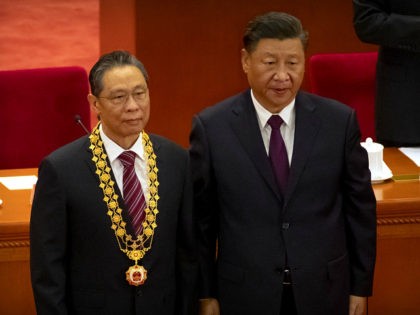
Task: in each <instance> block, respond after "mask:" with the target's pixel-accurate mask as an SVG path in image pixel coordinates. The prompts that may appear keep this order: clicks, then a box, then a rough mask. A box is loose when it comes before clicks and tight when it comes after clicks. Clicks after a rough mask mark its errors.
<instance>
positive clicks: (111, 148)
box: [99, 124, 144, 164]
mask: <svg viewBox="0 0 420 315" xmlns="http://www.w3.org/2000/svg"><path fill="white" fill-rule="evenodd" d="M99 133H100V136H101V139H102V142H103V143H104V147H105V150H106V153H107V155H108V159H109V162H110V163H111V164H112V162H114V161H115V160H116V159H117V158H118V157H119V156H120V154H121V153H123V152H124V151H126V150H125V149H123V148H122V147H120V146H119V145H118V144H116V143H115V142H114V141H112V140H111V139H110V138H109V137H108V136H107V135H106V134H105V132H104V131H103V128H102V124H100V125H99ZM129 150H130V151H134V152H135V153H136V154H137V156H138V157H139V158H140V159H141V160H143V152H144V149H143V143H142V132H140V136H139V137H138V138H137V140H136V142H134V144H133V146H132V147H131V148H130V149H129Z"/></svg>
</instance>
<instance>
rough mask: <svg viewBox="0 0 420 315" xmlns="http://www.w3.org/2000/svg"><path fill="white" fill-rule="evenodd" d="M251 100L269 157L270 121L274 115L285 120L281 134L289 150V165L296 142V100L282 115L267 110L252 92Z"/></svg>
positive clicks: (284, 109)
mask: <svg viewBox="0 0 420 315" xmlns="http://www.w3.org/2000/svg"><path fill="white" fill-rule="evenodd" d="M251 98H252V102H253V104H254V107H255V111H256V112H257V118H258V124H259V126H260V131H261V136H262V138H263V141H264V147H265V150H266V152H267V155H268V150H269V147H270V135H271V127H270V125H269V124H267V121H268V119H270V117H271V116H272V115H279V116H280V117H281V119H283V123H282V124H281V126H280V133H281V136H282V137H283V141H284V144H285V146H286V150H287V157H288V159H289V165H290V163H291V161H292V156H293V143H294V140H295V118H296V112H295V99H293V101H292V102H291V103H290V104H289V105H287V106H286V107H285V108H283V110H282V111H281V112H280V113H274V114H273V113H271V112H269V111H268V110H267V109H265V108H264V107H263V106H262V105H261V104H260V103H259V102H258V101H257V99H256V98H255V96H254V93H253V92H252V90H251Z"/></svg>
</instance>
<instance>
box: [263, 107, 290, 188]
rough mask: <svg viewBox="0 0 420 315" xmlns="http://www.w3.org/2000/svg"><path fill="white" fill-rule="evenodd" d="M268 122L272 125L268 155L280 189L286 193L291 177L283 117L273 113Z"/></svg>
mask: <svg viewBox="0 0 420 315" xmlns="http://www.w3.org/2000/svg"><path fill="white" fill-rule="evenodd" d="M267 123H268V124H269V125H270V126H271V136H270V147H269V150H268V156H269V158H270V161H271V166H272V167H273V170H274V175H275V177H276V180H277V184H278V186H279V188H280V191H281V192H282V193H284V189H285V187H286V184H287V179H288V177H289V160H288V158H287V151H286V146H285V145H284V141H283V138H282V136H281V133H280V126H281V124H282V123H283V119H281V117H280V116H279V115H273V116H271V117H270V119H269V120H268V121H267Z"/></svg>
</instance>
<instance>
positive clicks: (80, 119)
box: [74, 115, 90, 135]
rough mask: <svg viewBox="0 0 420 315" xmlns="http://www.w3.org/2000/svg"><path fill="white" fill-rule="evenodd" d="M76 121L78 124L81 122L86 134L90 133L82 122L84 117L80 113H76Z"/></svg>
mask: <svg viewBox="0 0 420 315" xmlns="http://www.w3.org/2000/svg"><path fill="white" fill-rule="evenodd" d="M74 121H75V122H76V124H79V125H80V126H81V127H82V128H83V130H84V131H85V132H86V134H88V135H90V132H89V130H88V129H87V128H86V127H85V125H84V124H83V122H82V118H81V117H80V115H74Z"/></svg>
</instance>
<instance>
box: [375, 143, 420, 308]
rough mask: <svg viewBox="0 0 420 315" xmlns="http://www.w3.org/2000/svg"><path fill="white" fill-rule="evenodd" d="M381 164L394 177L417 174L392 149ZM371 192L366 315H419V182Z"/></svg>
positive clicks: (399, 183) (397, 183)
mask: <svg viewBox="0 0 420 315" xmlns="http://www.w3.org/2000/svg"><path fill="white" fill-rule="evenodd" d="M384 160H385V162H386V163H387V165H388V166H389V168H390V169H391V170H392V172H393V175H394V176H396V177H399V176H401V175H410V176H407V177H414V176H412V175H416V174H417V175H419V174H420V168H418V167H417V166H416V165H415V164H414V163H413V162H412V161H411V160H410V159H408V158H407V157H406V156H405V155H403V154H402V153H401V152H400V151H399V150H397V149H396V148H386V149H385V151H384ZM373 189H374V191H375V196H376V200H377V222H378V233H377V235H378V236H377V239H378V246H377V261H376V269H375V279H374V288H373V297H371V298H370V299H369V315H372V314H373V315H387V314H390V315H394V314H395V315H400V314H401V315H403V314H404V315H405V314H407V315H409V314H410V315H411V314H420V182H419V180H396V181H393V180H389V181H386V182H384V183H381V184H375V185H373Z"/></svg>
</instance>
